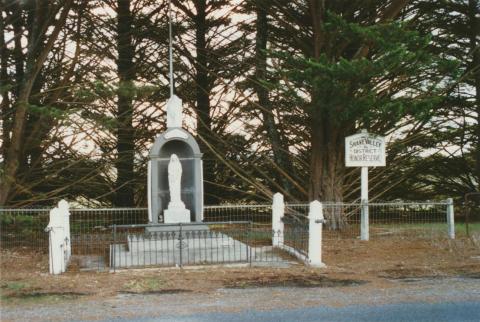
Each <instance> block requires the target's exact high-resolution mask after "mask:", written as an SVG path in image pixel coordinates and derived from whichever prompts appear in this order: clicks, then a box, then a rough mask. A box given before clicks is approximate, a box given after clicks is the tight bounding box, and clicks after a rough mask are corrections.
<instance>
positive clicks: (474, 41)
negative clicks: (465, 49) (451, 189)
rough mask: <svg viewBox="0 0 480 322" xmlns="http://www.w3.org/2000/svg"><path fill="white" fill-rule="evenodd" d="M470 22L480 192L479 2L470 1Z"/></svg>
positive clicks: (476, 173)
mask: <svg viewBox="0 0 480 322" xmlns="http://www.w3.org/2000/svg"><path fill="white" fill-rule="evenodd" d="M468 6H469V20H470V51H471V54H472V63H471V67H470V68H471V69H472V70H473V82H474V86H475V111H476V113H477V120H476V121H477V124H476V125H475V139H476V146H475V150H474V155H475V176H476V178H477V191H480V48H478V37H479V36H480V22H479V19H480V18H478V17H477V15H478V14H480V10H479V9H480V8H479V6H478V0H469V1H468Z"/></svg>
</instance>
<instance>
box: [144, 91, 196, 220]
mask: <svg viewBox="0 0 480 322" xmlns="http://www.w3.org/2000/svg"><path fill="white" fill-rule="evenodd" d="M166 109H167V130H166V131H165V132H164V133H162V134H160V135H159V136H158V137H157V138H156V139H155V142H154V144H153V147H152V149H151V150H150V154H149V157H150V160H149V162H148V217H149V222H150V223H152V224H158V223H165V224H173V223H189V222H192V221H193V222H201V221H202V220H203V176H202V153H200V148H199V147H198V144H197V142H196V141H195V139H194V138H193V136H192V135H191V134H190V133H189V132H188V131H186V130H185V129H183V128H182V120H183V113H182V100H181V99H180V98H178V97H177V96H176V95H173V96H172V97H170V99H169V100H168V102H167V108H166Z"/></svg>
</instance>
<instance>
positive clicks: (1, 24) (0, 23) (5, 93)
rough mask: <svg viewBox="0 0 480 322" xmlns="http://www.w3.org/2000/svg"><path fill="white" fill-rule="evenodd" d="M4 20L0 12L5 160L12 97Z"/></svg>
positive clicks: (3, 149) (0, 84)
mask: <svg viewBox="0 0 480 322" xmlns="http://www.w3.org/2000/svg"><path fill="white" fill-rule="evenodd" d="M0 8H1V12H3V10H4V5H3V2H1V3H0ZM4 28H5V26H4V22H3V14H0V29H1V33H0V90H1V92H0V95H1V96H2V103H1V106H0V111H1V113H2V147H1V149H0V154H1V156H2V159H3V160H5V157H6V154H7V150H8V145H9V143H10V117H9V116H8V115H9V111H10V99H9V93H8V91H9V90H8V88H7V86H6V85H7V84H8V83H9V81H8V72H7V69H8V63H7V61H8V50H7V47H6V46H5V36H4Z"/></svg>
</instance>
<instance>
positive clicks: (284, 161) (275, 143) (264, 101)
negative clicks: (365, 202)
mask: <svg viewBox="0 0 480 322" xmlns="http://www.w3.org/2000/svg"><path fill="white" fill-rule="evenodd" d="M267 8H268V6H267V4H266V2H265V1H264V0H257V3H256V14H257V22H256V32H257V34H256V42H255V58H256V59H255V62H256V65H255V81H254V88H255V92H256V93H257V96H258V104H259V105H260V112H261V114H262V116H263V122H264V126H265V130H266V132H267V135H268V138H269V139H270V144H271V146H272V151H273V158H274V161H275V163H276V164H277V165H278V166H279V167H280V168H281V169H282V170H283V171H284V172H285V173H288V174H292V172H293V166H292V164H291V162H290V159H289V158H288V149H287V147H285V145H284V144H283V142H282V139H281V136H280V133H279V131H278V128H277V125H276V124H275V119H274V116H273V108H272V105H271V103H270V99H269V97H268V96H269V91H268V89H267V88H266V87H265V86H264V85H262V83H261V82H262V81H265V80H266V79H267V53H266V50H267V42H268V16H267V10H266V9H267ZM278 179H279V182H280V183H281V185H282V187H283V189H284V190H285V192H286V193H287V194H288V195H292V192H293V187H292V183H291V181H290V180H289V178H287V177H286V176H285V175H283V174H282V173H279V174H278Z"/></svg>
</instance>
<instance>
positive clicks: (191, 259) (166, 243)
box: [110, 231, 290, 269]
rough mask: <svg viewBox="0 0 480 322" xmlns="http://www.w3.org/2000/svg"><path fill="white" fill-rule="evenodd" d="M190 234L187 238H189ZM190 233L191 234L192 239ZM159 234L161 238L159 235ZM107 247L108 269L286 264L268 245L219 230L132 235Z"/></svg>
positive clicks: (276, 251) (287, 261)
mask: <svg viewBox="0 0 480 322" xmlns="http://www.w3.org/2000/svg"><path fill="white" fill-rule="evenodd" d="M188 236H190V238H188ZM192 236H194V237H193V238H192ZM160 237H161V238H160ZM127 240H128V241H127V243H126V244H114V245H111V246H110V263H111V265H110V266H111V268H113V267H115V269H117V268H118V269H120V268H133V267H145V266H186V265H205V264H227V263H250V262H264V264H265V266H266V265H268V264H267V263H281V262H284V263H289V262H290V261H289V260H286V259H285V258H282V257H281V256H280V255H279V253H278V252H279V250H278V249H276V250H275V249H273V248H272V247H271V246H263V247H251V246H248V245H247V244H245V243H242V242H241V241H239V240H236V239H233V238H232V237H229V236H227V235H226V234H223V233H220V232H209V231H206V232H200V231H199V232H196V233H194V234H192V233H188V232H187V233H184V234H182V238H179V234H178V232H177V233H176V234H175V233H161V234H158V233H157V234H150V235H148V234H147V235H144V234H136V235H134V234H131V235H129V236H128V237H127Z"/></svg>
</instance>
